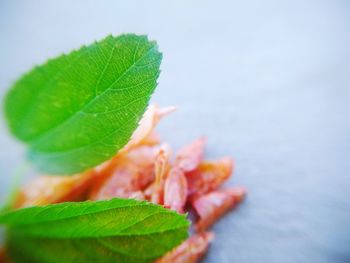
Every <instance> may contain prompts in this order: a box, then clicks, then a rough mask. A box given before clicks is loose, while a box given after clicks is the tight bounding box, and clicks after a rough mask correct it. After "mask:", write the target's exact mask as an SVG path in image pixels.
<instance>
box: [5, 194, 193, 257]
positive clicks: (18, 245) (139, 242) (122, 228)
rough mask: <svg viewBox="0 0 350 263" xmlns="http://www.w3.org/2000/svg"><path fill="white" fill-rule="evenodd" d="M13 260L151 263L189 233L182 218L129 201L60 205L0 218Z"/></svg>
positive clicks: (30, 209) (156, 206)
mask: <svg viewBox="0 0 350 263" xmlns="http://www.w3.org/2000/svg"><path fill="white" fill-rule="evenodd" d="M0 223H3V224H6V225H8V227H9V228H8V236H7V247H8V250H9V253H10V256H11V257H12V258H13V260H14V261H15V262H20V263H22V262H27V263H31V262H36V263H56V262H57V263H58V262H59V263H61V262H75V263H80V262H87V263H88V262H93V263H98V262H107V263H108V262H113V263H115V262H121V263H122V262H128V263H129V262H130V263H132V262H152V261H154V260H155V259H156V258H158V257H160V256H162V255H164V254H165V253H166V252H167V251H169V250H171V249H172V248H174V247H175V246H177V245H178V244H179V243H181V241H182V240H184V239H185V238H186V237H187V235H188V226H189V222H188V221H187V220H186V218H185V216H184V215H180V214H177V213H175V212H173V211H170V210H168V209H165V208H163V207H161V206H158V205H154V204H151V203H148V202H143V201H136V200H131V199H112V200H109V201H98V202H89V201H88V202H74V203H61V204H55V205H48V206H37V207H30V208H24V209H20V210H17V211H13V212H8V213H5V214H2V215H0Z"/></svg>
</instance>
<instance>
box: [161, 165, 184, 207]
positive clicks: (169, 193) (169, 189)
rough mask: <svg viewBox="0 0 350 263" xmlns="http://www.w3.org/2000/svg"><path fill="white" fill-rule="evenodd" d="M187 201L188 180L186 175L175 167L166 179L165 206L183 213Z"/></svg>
mask: <svg viewBox="0 0 350 263" xmlns="http://www.w3.org/2000/svg"><path fill="white" fill-rule="evenodd" d="M186 199H187V180H186V177H185V175H184V173H183V172H182V171H181V170H180V169H178V168H176V167H174V168H172V169H171V170H170V172H169V174H168V177H167V178H166V179H165V187H164V206H165V207H168V208H169V209H171V210H175V211H177V212H179V213H183V211H184V210H183V209H184V206H185V204H186Z"/></svg>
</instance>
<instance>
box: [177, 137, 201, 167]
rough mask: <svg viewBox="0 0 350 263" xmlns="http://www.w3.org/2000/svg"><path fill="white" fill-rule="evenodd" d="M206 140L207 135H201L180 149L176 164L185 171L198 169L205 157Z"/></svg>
mask: <svg viewBox="0 0 350 263" xmlns="http://www.w3.org/2000/svg"><path fill="white" fill-rule="evenodd" d="M205 142H206V139H205V137H200V138H199V139H197V140H195V141H194V142H192V143H191V144H189V145H187V146H185V147H183V148H182V149H180V150H179V152H178V154H177V156H176V160H175V166H177V167H179V168H180V169H181V170H182V171H184V172H190V171H193V170H194V169H196V168H197V166H198V165H199V163H200V162H201V161H202V159H203V154H204V146H205Z"/></svg>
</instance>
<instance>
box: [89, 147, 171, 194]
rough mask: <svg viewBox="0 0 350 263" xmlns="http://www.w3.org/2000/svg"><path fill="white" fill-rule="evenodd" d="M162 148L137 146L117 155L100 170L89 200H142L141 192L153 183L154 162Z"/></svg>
mask: <svg viewBox="0 0 350 263" xmlns="http://www.w3.org/2000/svg"><path fill="white" fill-rule="evenodd" d="M164 147H166V146H165V145H162V146H159V145H157V146H138V147H136V148H133V149H131V150H130V151H129V152H127V153H123V154H121V155H117V157H116V158H114V161H113V162H111V163H110V165H109V166H106V167H105V169H102V170H100V175H99V179H98V181H97V182H96V184H94V186H93V188H92V190H91V193H90V199H92V200H101V199H106V198H111V197H123V198H131V197H134V196H136V197H137V199H141V198H142V199H144V198H145V197H144V195H143V194H141V193H142V190H144V189H145V188H146V187H147V186H148V185H149V184H151V183H152V182H153V181H154V178H155V175H154V169H155V168H154V167H155V160H156V157H157V154H158V153H159V151H160V149H162V148H164ZM169 151H170V147H169Z"/></svg>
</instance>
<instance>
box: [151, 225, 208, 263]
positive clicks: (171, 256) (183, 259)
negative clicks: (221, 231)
mask: <svg viewBox="0 0 350 263" xmlns="http://www.w3.org/2000/svg"><path fill="white" fill-rule="evenodd" d="M213 239H214V234H213V233H212V232H202V233H199V234H196V235H193V236H192V237H190V238H188V239H187V240H186V241H184V242H183V243H182V244H181V245H180V246H178V247H176V248H175V249H173V250H172V251H170V252H169V253H167V254H166V255H165V256H163V257H162V258H160V259H158V260H157V261H156V262H155V263H195V262H198V261H199V260H200V259H201V257H202V256H203V255H204V254H205V253H206V252H207V250H208V247H209V243H210V242H211V241H212V240H213Z"/></svg>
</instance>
